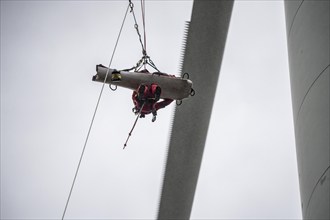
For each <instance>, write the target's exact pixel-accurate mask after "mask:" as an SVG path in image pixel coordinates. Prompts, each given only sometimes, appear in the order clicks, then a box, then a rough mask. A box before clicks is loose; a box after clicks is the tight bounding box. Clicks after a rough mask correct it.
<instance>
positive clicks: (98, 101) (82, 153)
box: [62, 5, 130, 220]
mask: <svg viewBox="0 0 330 220" xmlns="http://www.w3.org/2000/svg"><path fill="white" fill-rule="evenodd" d="M129 6H130V5H128V6H127V9H126V13H125V16H124V19H123V22H122V24H121V27H120V30H119V34H118V37H117V40H116V44H115V47H114V49H113V52H112V56H111V59H110V62H109V68H110V66H111V63H112V59H113V57H114V54H115V52H116V49H117V45H118V41H119V38H120V35H121V32H122V29H123V26H124V23H125V20H126V16H127V13H128V9H129ZM109 68H108V70H107V73H106V76H105V79H104V82H103V85H102V89H101V91H100V94H99V97H98V100H97V103H96V107H95V110H94V114H93V117H92V121H91V123H90V126H89V129H88V133H87V136H86V140H85V144H84V147H83V150H82V152H81V155H80V159H79V163H78V166H77V169H76V173H75V176H74V178H73V182H72V185H71V189H70V193H69V196H68V199H67V201H66V204H65V208H64V211H63V215H62V220H63V219H64V217H65V213H66V210H67V208H68V204H69V201H70V198H71V194H72V190H73V187H74V184H75V182H76V179H77V175H78V171H79V168H80V164H81V161H82V158H83V156H84V152H85V149H86V145H87V141H88V138H89V135H90V132H91V130H92V126H93V123H94V119H95V115H96V112H97V109H98V106H99V103H100V99H101V96H102V93H103V90H104V85H105V82H106V80H107V77H108V74H109Z"/></svg>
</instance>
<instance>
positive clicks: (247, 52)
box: [0, 0, 301, 219]
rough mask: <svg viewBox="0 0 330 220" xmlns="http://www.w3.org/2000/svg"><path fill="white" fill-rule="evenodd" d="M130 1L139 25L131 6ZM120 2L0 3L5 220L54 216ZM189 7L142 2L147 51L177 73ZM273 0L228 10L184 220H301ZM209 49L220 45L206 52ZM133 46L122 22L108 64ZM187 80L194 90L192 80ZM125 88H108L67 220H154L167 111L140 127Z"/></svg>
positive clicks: (122, 61)
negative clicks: (197, 169) (203, 142)
mask: <svg viewBox="0 0 330 220" xmlns="http://www.w3.org/2000/svg"><path fill="white" fill-rule="evenodd" d="M134 3H135V12H136V14H137V16H138V19H139V23H140V28H142V23H141V19H140V18H141V17H140V7H139V6H140V4H139V2H138V1H134ZM127 5H128V2H127V1H1V195H0V196H1V219H36V218H41V219H59V218H61V217H62V214H63V210H64V207H65V203H66V199H67V197H68V194H69V190H70V187H71V183H72V180H73V177H74V174H75V170H76V167H77V164H78V161H79V157H80V154H81V151H82V148H83V145H84V142H85V138H86V135H87V131H88V128H89V124H90V121H91V118H92V115H93V112H94V108H95V105H96V102H97V98H98V95H99V92H100V89H101V86H102V84H101V83H96V82H92V81H91V78H92V76H93V75H94V74H95V65H96V64H99V63H102V64H104V65H108V64H109V60H110V56H111V53H112V50H113V47H114V44H115V40H116V37H117V34H118V31H119V28H120V25H121V22H122V19H123V16H124V14H125V10H126V7H127ZM191 9H192V1H178V0H176V1H147V2H146V26H147V27H146V31H147V51H148V54H149V55H150V56H151V58H152V60H153V61H154V63H155V64H156V66H157V67H158V69H160V70H162V71H164V72H167V73H170V74H176V75H179V73H178V69H179V67H180V66H179V63H180V55H181V49H182V43H183V42H182V40H183V33H184V26H185V21H188V20H190V16H191ZM284 19H285V18H284V7H283V2H282V1H236V2H235V4H234V9H233V14H232V20H231V24H230V28H229V33H228V38H227V45H226V50H225V54H224V60H223V63H222V67H221V72H220V79H219V84H218V88H217V93H216V97H215V102H214V107H213V113H212V117H211V123H210V128H209V133H208V137H207V141H206V146H205V151H204V157H203V161H202V167H201V170H200V176H199V181H198V185H197V190H196V194H195V201H194V205H193V209H192V214H191V218H193V219H206V218H207V219H211V218H212V219H228V218H232V219H247V218H253V219H255V218H259V219H300V218H301V207H300V196H299V185H298V174H297V162H296V151H295V142H294V129H293V119H292V107H291V94H290V83H289V82H290V81H289V73H288V59H287V48H286V33H285V20H284ZM215 43H216V42H215ZM140 58H141V47H140V44H139V41H138V37H137V34H136V31H135V29H134V22H133V17H132V15H131V14H129V15H128V17H127V20H126V23H125V26H124V29H123V33H122V36H121V38H120V41H119V45H118V48H117V51H116V54H115V57H114V60H113V62H112V67H113V68H117V69H122V68H127V67H132V66H133V65H135V63H136V62H137V61H138V60H139V59H140ZM192 80H193V79H192ZM131 93H132V92H131V91H130V90H127V89H123V88H118V90H117V91H115V92H112V91H111V90H110V89H108V87H105V90H104V92H103V95H102V98H101V102H100V106H99V109H98V112H97V115H96V118H95V121H94V125H93V128H92V132H91V135H90V138H89V142H88V144H87V147H86V151H85V155H84V158H83V161H82V164H81V167H80V171H79V174H78V177H77V181H76V185H75V188H74V190H73V193H72V197H71V200H70V203H69V206H68V210H67V213H66V219H96V218H99V219H101V218H102V219H132V218H134V219H136V218H143V219H152V218H155V217H156V216H157V207H158V204H159V197H160V191H161V184H162V178H163V173H164V169H165V162H166V156H165V153H166V150H167V146H168V141H169V131H170V125H171V120H172V118H173V109H174V108H173V107H174V104H172V105H171V106H169V107H167V108H166V109H163V110H160V111H159V112H158V118H157V121H156V122H155V123H152V122H151V117H148V116H147V117H146V118H145V119H142V120H140V121H139V122H138V125H137V126H136V128H135V130H134V132H133V136H132V138H131V139H130V142H129V143H128V146H127V148H126V149H125V150H122V147H123V143H124V141H125V140H126V137H127V135H128V132H129V130H130V128H131V126H132V124H133V122H134V119H135V116H134V114H133V113H132V111H131V109H132V107H133V104H132V101H131Z"/></svg>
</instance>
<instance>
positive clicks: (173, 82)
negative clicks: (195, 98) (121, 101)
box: [92, 64, 192, 100]
mask: <svg viewBox="0 0 330 220" xmlns="http://www.w3.org/2000/svg"><path fill="white" fill-rule="evenodd" d="M108 69H109V68H108V67H105V66H103V65H101V64H99V65H96V75H95V76H93V79H92V80H93V81H97V82H102V83H103V82H104V79H105V76H106V73H107V70H108ZM113 71H115V70H114V69H109V73H108V76H107V80H106V82H105V83H107V84H112V85H116V86H121V87H124V88H128V89H132V90H136V89H137V88H138V87H139V85H141V84H145V85H150V84H152V83H156V84H158V85H159V86H160V88H161V89H162V93H161V96H160V97H161V98H168V99H174V100H182V99H184V98H187V97H188V96H189V95H190V93H191V91H192V81H191V80H189V79H183V78H181V77H169V76H166V75H159V74H157V73H141V72H128V71H120V74H121V80H120V81H112V80H111V74H112V72H113Z"/></svg>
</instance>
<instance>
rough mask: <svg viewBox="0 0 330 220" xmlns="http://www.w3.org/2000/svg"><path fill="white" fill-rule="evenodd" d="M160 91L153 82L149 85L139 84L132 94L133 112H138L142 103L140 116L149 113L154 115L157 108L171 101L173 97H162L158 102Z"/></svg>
mask: <svg viewBox="0 0 330 220" xmlns="http://www.w3.org/2000/svg"><path fill="white" fill-rule="evenodd" d="M160 93H161V88H160V87H159V86H158V85H157V84H155V83H153V84H151V85H140V86H139V88H138V89H137V91H133V94H132V99H133V102H134V106H135V108H134V109H135V112H136V113H137V112H139V111H140V109H141V107H142V105H143V103H144V106H143V109H142V111H141V117H144V115H147V114H150V113H153V115H154V116H155V115H157V113H156V112H157V110H158V109H161V108H164V107H166V106H167V105H169V104H170V103H171V102H172V101H173V99H164V100H163V101H160V102H158V101H159V99H160Z"/></svg>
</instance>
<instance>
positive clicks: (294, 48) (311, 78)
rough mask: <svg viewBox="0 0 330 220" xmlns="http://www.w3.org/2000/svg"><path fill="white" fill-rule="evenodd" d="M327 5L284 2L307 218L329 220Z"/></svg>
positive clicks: (322, 1) (325, 1)
mask: <svg viewBox="0 0 330 220" xmlns="http://www.w3.org/2000/svg"><path fill="white" fill-rule="evenodd" d="M329 11H330V5H329V1H328V0H319V1H308V0H299V1H285V13H286V24H287V40H288V52H289V66H290V78H291V91H292V105H293V114H294V126H295V136H296V149H297V160H298V170H299V181H300V194H301V202H302V204H301V205H302V213H303V217H304V219H330V169H329V168H330V144H329V134H330V132H329V124H330V121H329V100H330V97H329V85H330V78H329V72H330V68H329V63H330V57H329V54H330V51H329V48H330V44H329V39H330V35H329V29H330V24H329V21H330V18H329Z"/></svg>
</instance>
